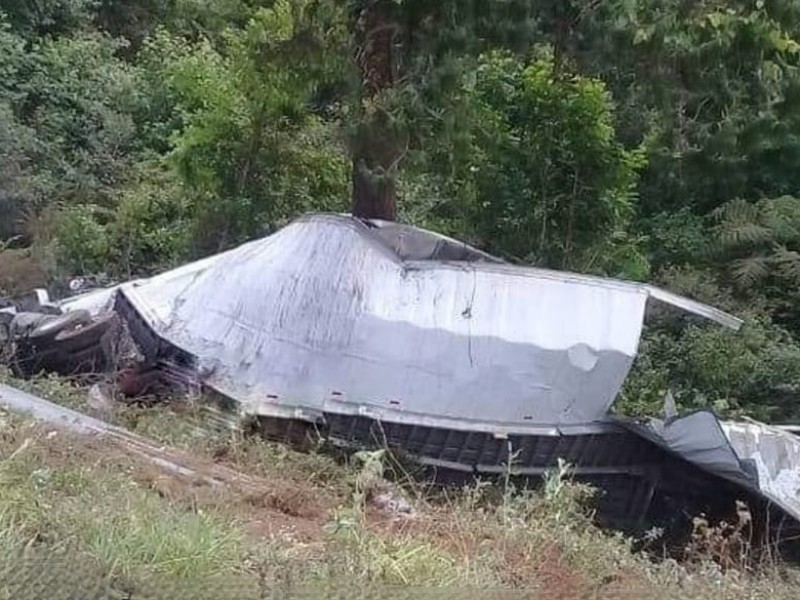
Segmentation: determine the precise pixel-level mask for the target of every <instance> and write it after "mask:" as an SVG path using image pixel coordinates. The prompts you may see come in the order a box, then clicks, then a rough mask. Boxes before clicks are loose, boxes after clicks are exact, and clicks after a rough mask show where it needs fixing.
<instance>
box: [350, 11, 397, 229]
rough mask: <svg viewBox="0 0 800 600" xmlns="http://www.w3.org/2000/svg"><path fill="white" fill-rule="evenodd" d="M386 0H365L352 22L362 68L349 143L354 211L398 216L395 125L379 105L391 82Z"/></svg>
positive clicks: (390, 15)
mask: <svg viewBox="0 0 800 600" xmlns="http://www.w3.org/2000/svg"><path fill="white" fill-rule="evenodd" d="M394 10H395V4H394V2H392V1H391V0H366V1H365V3H364V5H363V7H362V8H361V10H360V12H359V15H358V22H357V23H356V27H355V30H356V42H357V44H356V45H357V51H358V55H357V62H358V68H359V71H360V74H361V104H360V110H361V115H360V120H359V125H358V128H357V130H356V132H355V136H354V138H353V143H352V148H351V151H352V157H353V198H352V211H353V215H354V216H357V217H362V218H369V219H385V220H388V221H394V220H395V219H396V217H397V186H396V175H397V166H398V162H399V161H400V157H401V152H400V149H399V144H398V137H397V131H396V129H395V127H394V124H393V122H392V119H391V116H390V115H389V113H388V112H387V110H386V107H385V106H383V104H384V103H385V100H386V95H387V92H390V91H391V89H392V87H393V86H394V84H395V56H394V45H395V38H396V36H397V34H398V30H399V26H398V23H397V19H396V17H395V15H394Z"/></svg>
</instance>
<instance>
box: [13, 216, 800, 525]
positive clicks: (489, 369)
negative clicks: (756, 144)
mask: <svg viewBox="0 0 800 600" xmlns="http://www.w3.org/2000/svg"><path fill="white" fill-rule="evenodd" d="M651 301H656V302H659V303H662V304H664V305H667V306H671V307H675V308H677V309H680V310H682V311H685V312H686V313H688V314H689V315H692V316H693V317H701V318H705V319H710V320H712V321H715V322H717V323H718V324H721V325H722V326H725V327H730V328H732V329H738V328H739V326H740V325H741V322H740V321H739V320H738V319H737V318H735V317H733V316H731V315H728V314H726V313H724V312H722V311H719V310H717V309H715V308H712V307H709V306H706V305H704V304H701V303H698V302H695V301H692V300H690V299H687V298H683V297H680V296H677V295H674V294H672V293H669V292H667V291H665V290H661V289H659V288H656V287H653V286H650V285H646V284H640V283H631V282H623V281H615V280H610V279H603V278H597V277H589V276H583V275H576V274H572V273H562V272H555V271H548V270H543V269H536V268H530V267H519V266H513V265H509V264H506V263H505V262H503V261H501V260H499V259H497V258H495V257H493V256H490V255H488V254H485V253H483V252H481V251H479V250H477V249H474V248H472V247H470V246H467V245H465V244H463V243H460V242H457V241H455V240H452V239H449V238H446V237H444V236H441V235H438V234H435V233H432V232H429V231H425V230H422V229H418V228H414V227H410V226H406V225H401V224H397V223H388V222H381V221H371V220H361V219H356V218H353V217H350V216H347V215H330V214H324V215H309V216H306V217H303V218H300V219H298V220H296V221H294V222H292V223H291V224H289V225H288V226H286V227H284V228H283V229H281V230H279V231H278V232H276V233H275V234H273V235H271V236H269V237H266V238H263V239H260V240H256V241H253V242H250V243H247V244H244V245H242V246H240V247H237V248H234V249H232V250H229V251H227V252H223V253H221V254H217V255H215V256H211V257H208V258H205V259H203V260H200V261H197V262H194V263H190V264H187V265H184V266H182V267H179V268H177V269H174V270H171V271H167V272H165V273H162V274H160V275H157V276H154V277H151V278H149V279H141V280H136V281H129V282H126V283H122V284H120V285H117V286H113V287H110V288H105V289H100V290H96V291H93V292H90V293H86V294H82V295H79V296H76V297H73V298H68V299H67V300H65V301H62V302H60V303H58V304H57V305H56V308H57V310H55V311H54V312H58V313H60V314H59V315H58V316H53V315H50V316H49V317H47V318H44V320H43V321H41V322H36V323H33V324H32V325H29V326H30V327H32V329H31V330H30V331H29V332H28V333H27V336H26V335H20V333H19V326H20V324H19V322H18V321H19V320H20V317H19V315H17V316H15V317H12V324H11V332H10V333H11V337H12V338H13V339H15V340H16V342H15V344H16V347H17V348H21V350H18V351H17V352H16V357H15V359H14V361H15V362H16V363H17V364H22V365H27V366H26V367H24V368H21V369H20V371H21V372H22V373H23V374H26V373H30V372H32V371H33V370H35V369H36V368H41V367H49V368H52V369H55V370H60V371H59V372H63V371H64V370H65V369H68V368H70V367H75V366H76V365H75V362H76V360H77V355H82V353H84V352H86V353H87V354H90V353H89V350H88V348H89V347H92V348H94V349H95V350H94V352H96V353H97V352H99V353H100V354H102V355H103V356H104V357H105V358H104V359H102V360H100V363H101V366H102V365H106V366H107V365H110V364H113V363H114V361H113V360H112V359H111V358H109V357H110V356H111V355H112V353H113V352H114V351H113V350H112V349H111V346H112V345H113V344H110V343H109V340H110V339H111V338H113V337H114V336H115V335H116V332H118V331H120V330H121V329H122V330H124V331H125V333H126V335H130V337H131V338H132V340H133V341H134V342H135V344H136V347H137V349H138V351H139V352H140V353H141V355H142V356H141V362H142V364H143V365H146V370H149V371H151V372H152V371H155V372H159V373H166V374H168V375H169V377H171V378H172V379H173V380H176V381H178V380H184V381H195V382H197V383H199V384H201V385H202V386H204V387H205V388H207V389H209V390H213V391H215V392H217V393H218V394H220V395H221V396H223V397H225V398H227V399H229V400H231V401H233V402H235V403H236V404H237V405H238V407H239V408H240V410H241V412H242V413H244V414H247V415H250V416H255V417H257V418H258V419H260V421H261V422H262V423H263V427H264V430H265V432H267V433H273V434H274V433H280V432H284V433H285V432H286V431H288V430H290V429H292V428H298V427H299V428H300V430H301V431H303V430H306V429H314V430H319V431H321V432H322V433H323V435H324V436H325V437H326V439H328V440H330V441H332V442H333V443H335V444H338V445H340V446H344V447H347V448H364V447H376V446H389V447H394V448H399V449H401V450H402V451H403V453H404V454H405V455H407V456H409V457H411V458H413V459H414V460H415V461H417V462H418V463H420V464H422V465H424V466H425V467H427V468H430V469H431V470H434V471H436V472H438V473H448V474H458V473H461V474H465V475H475V474H477V475H496V474H501V473H504V472H505V471H507V470H509V469H510V470H511V471H512V472H513V473H514V474H515V475H519V476H524V477H531V476H541V475H542V474H543V473H545V472H546V471H548V470H550V469H553V468H554V467H555V466H556V465H557V464H558V461H559V460H560V459H561V460H565V461H567V462H568V463H569V464H571V465H572V467H573V473H574V475H575V477H577V478H580V479H582V480H586V481H588V482H590V483H592V484H593V485H596V486H598V487H599V488H600V489H602V490H603V491H604V493H603V494H602V497H601V499H600V505H599V514H600V515H601V516H602V517H603V518H604V519H605V520H606V521H607V522H609V523H610V524H612V525H614V526H617V527H622V528H625V529H629V530H636V529H638V530H641V529H642V528H643V527H645V526H652V525H653V524H664V523H666V524H667V525H668V524H669V521H670V520H676V519H681V518H682V517H684V516H691V515H696V514H699V513H706V514H711V515H725V514H727V511H730V510H732V509H733V508H734V506H735V501H736V500H738V499H743V500H746V501H748V503H749V505H750V506H751V507H753V510H754V513H755V515H756V517H755V518H756V521H757V522H758V524H759V525H764V527H762V529H763V530H764V531H769V532H771V534H780V535H781V536H782V537H783V538H789V537H792V536H793V535H795V534H796V533H797V530H798V529H800V439H799V438H798V437H796V436H794V435H792V433H790V432H788V431H786V430H782V429H780V428H776V427H770V426H767V425H763V424H760V423H755V422H742V423H726V422H721V421H720V420H718V419H717V417H716V416H714V415H713V414H712V413H711V412H708V411H700V412H696V413H692V414H690V415H685V416H680V417H678V416H671V417H669V418H667V419H666V420H663V421H662V420H658V419H652V420H650V421H634V420H628V419H624V418H619V417H616V416H613V415H612V413H611V407H612V404H613V402H614V399H615V397H616V396H617V394H618V392H619V390H620V388H621V387H622V384H623V382H624V380H625V378H626V376H627V375H628V372H629V370H630V368H631V364H632V361H633V359H634V357H635V355H636V351H637V347H638V344H639V338H640V335H641V330H642V327H643V323H644V319H645V312H646V309H647V308H648V304H649V303H650V302H651ZM6 310H7V309H6ZM17 312H24V311H17ZM87 315H90V316H91V318H90V319H89V320H86V319H87ZM64 323H69V325H66V326H64V327H62V325H63V324H64ZM56 328H60V329H59V332H58V333H56V334H55V335H52V332H53V331H54V330H55V329H56ZM104 328H105V333H101V330H103V329H104ZM42 330H44V331H49V332H50V333H49V334H47V335H44V339H45V340H46V343H42V342H40V341H38V340H39V339H42V337H43V334H42ZM81 332H83V333H81ZM59 336H60V337H59ZM104 336H106V337H104ZM31 338H32V339H31ZM65 338H66V339H67V341H68V345H67V346H64V345H62V344H63V343H64V341H65ZM70 339H73V340H74V339H81V340H82V342H81V343H78V342H74V343H73V342H69V340H70ZM90 339H91V340H93V342H92V344H89V340H90ZM84 342H86V347H85V348H84V347H83V346H84ZM66 348H69V351H68V350H66ZM37 352H39V354H37ZM45 356H46V357H48V358H47V359H46V360H45V358H44V357H45ZM68 358H69V360H70V361H72V362H69V361H68V360H67V359H68ZM92 366H93V367H94V366H96V365H92ZM509 465H510V466H509Z"/></svg>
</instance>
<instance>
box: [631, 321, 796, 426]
mask: <svg viewBox="0 0 800 600" xmlns="http://www.w3.org/2000/svg"><path fill="white" fill-rule="evenodd" d="M639 352H640V354H639V357H638V358H637V362H636V365H635V368H634V370H633V372H632V374H631V376H630V378H629V379H628V381H627V383H626V386H625V391H624V393H623V396H622V398H621V401H620V402H619V403H618V405H617V406H616V409H617V410H619V411H622V412H627V413H633V414H645V415H658V414H660V413H661V405H662V401H663V398H664V395H665V394H666V392H667V390H670V391H672V393H673V395H674V397H675V399H676V402H678V404H679V405H680V406H681V407H682V408H683V409H693V408H713V409H714V410H716V411H717V412H718V413H720V414H722V415H723V416H736V415H742V414H748V415H750V416H752V417H755V418H757V419H762V420H764V421H772V422H787V421H788V422H791V421H796V420H797V419H798V418H800V411H799V410H798V400H799V399H800V344H798V343H797V342H796V341H795V340H794V339H793V338H792V337H791V336H790V335H789V334H788V333H787V332H786V331H785V330H783V329H781V328H779V327H777V326H774V325H772V324H770V323H769V322H768V321H758V320H753V321H749V322H748V323H747V324H746V325H745V326H744V327H743V328H742V330H741V331H740V332H730V331H726V330H724V329H721V328H717V327H709V326H700V325H690V326H688V327H687V328H685V329H684V330H681V331H680V332H678V333H675V332H668V331H664V330H658V329H655V330H652V331H648V332H646V334H645V336H644V338H643V340H642V343H641V346H640V349H639Z"/></svg>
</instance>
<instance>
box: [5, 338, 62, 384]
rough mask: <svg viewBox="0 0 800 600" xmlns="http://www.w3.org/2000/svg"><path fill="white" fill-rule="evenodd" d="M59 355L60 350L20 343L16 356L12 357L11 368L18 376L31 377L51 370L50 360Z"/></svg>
mask: <svg viewBox="0 0 800 600" xmlns="http://www.w3.org/2000/svg"><path fill="white" fill-rule="evenodd" d="M57 356H58V351H57V350H55V349H53V348H51V349H49V350H43V351H42V350H39V349H38V348H35V347H32V346H26V345H18V346H17V349H16V352H15V353H14V356H13V357H12V358H11V370H12V372H13V373H14V375H15V376H16V377H22V378H23V379H30V378H31V377H33V376H34V375H38V374H39V373H41V372H46V371H49V370H50V366H49V365H50V362H51V361H53V360H55V359H56V357H57Z"/></svg>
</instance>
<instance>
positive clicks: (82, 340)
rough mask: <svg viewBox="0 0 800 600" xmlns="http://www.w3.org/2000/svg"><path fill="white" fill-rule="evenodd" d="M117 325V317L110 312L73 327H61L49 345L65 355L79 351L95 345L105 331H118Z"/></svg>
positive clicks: (98, 342) (118, 322)
mask: <svg viewBox="0 0 800 600" xmlns="http://www.w3.org/2000/svg"><path fill="white" fill-rule="evenodd" d="M119 326H120V321H119V317H118V316H117V315H116V314H115V313H111V314H108V315H105V316H103V317H99V318H97V319H95V320H94V321H91V322H89V323H88V324H86V325H82V326H78V327H76V328H74V329H62V330H61V331H59V332H58V333H57V334H56V336H55V338H54V339H53V342H52V344H50V347H52V348H55V349H57V350H58V351H59V353H61V354H63V355H65V356H66V355H68V354H69V353H72V352H80V351H82V350H85V349H87V348H90V347H92V346H97V345H98V344H100V340H101V339H102V338H103V336H104V335H105V334H106V333H108V332H110V331H111V330H112V329H114V330H116V331H118V330H119Z"/></svg>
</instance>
